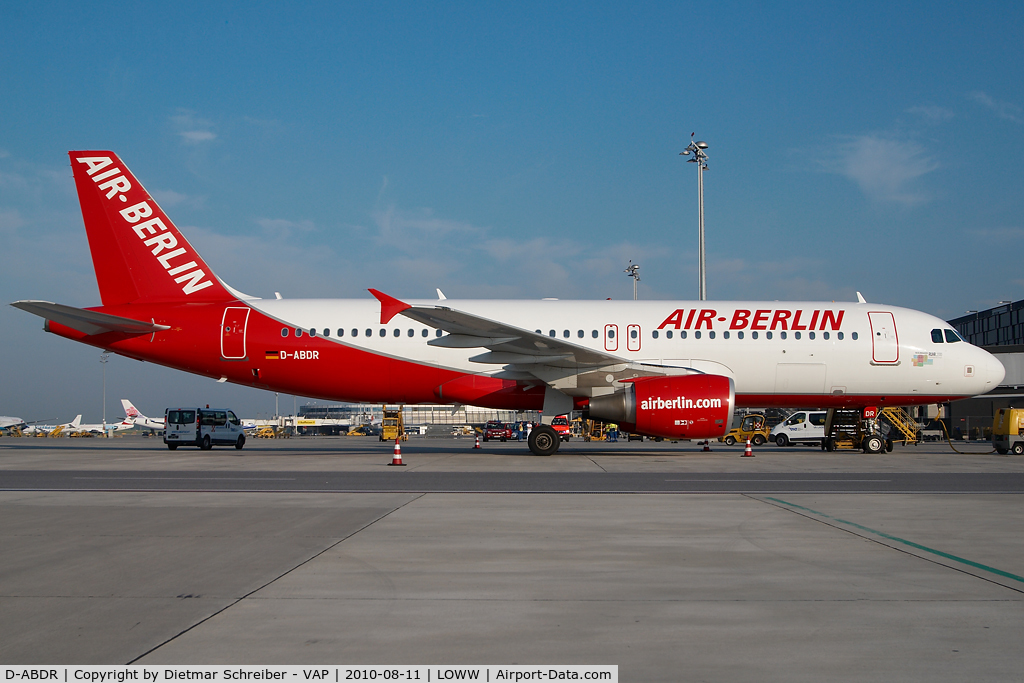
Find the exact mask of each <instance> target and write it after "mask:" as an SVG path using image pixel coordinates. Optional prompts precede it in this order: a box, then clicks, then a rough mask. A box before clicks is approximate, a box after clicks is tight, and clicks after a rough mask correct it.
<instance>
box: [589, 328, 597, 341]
mask: <svg viewBox="0 0 1024 683" xmlns="http://www.w3.org/2000/svg"><path fill="white" fill-rule="evenodd" d="M590 336H591V337H593V338H594V339H597V330H591V331H590Z"/></svg>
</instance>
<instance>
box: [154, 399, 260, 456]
mask: <svg viewBox="0 0 1024 683" xmlns="http://www.w3.org/2000/svg"><path fill="white" fill-rule="evenodd" d="M164 420H165V421H164V424H166V425H167V429H166V430H165V431H164V443H165V444H167V448H168V449H170V450H172V451H173V450H174V449H176V448H177V447H178V446H196V447H198V448H200V449H202V450H204V451H208V450H210V449H211V448H213V447H214V446H234V447H235V448H237V449H239V450H241V448H242V446H244V445H245V430H244V429H242V421H241V420H239V419H238V418H237V417H236V416H235V414H234V413H233V412H231V411H230V410H226V409H223V408H168V409H167V410H166V411H164Z"/></svg>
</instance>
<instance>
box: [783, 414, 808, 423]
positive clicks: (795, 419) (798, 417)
mask: <svg viewBox="0 0 1024 683" xmlns="http://www.w3.org/2000/svg"><path fill="white" fill-rule="evenodd" d="M803 422H804V414H803V413H797V414H796V415H794V416H793V417H791V418H789V419H788V420H786V424H788V425H798V424H803Z"/></svg>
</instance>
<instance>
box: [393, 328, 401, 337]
mask: <svg viewBox="0 0 1024 683" xmlns="http://www.w3.org/2000/svg"><path fill="white" fill-rule="evenodd" d="M394 336H396V337H401V336H402V331H401V330H400V329H398V328H397V327H396V328H395V335H394Z"/></svg>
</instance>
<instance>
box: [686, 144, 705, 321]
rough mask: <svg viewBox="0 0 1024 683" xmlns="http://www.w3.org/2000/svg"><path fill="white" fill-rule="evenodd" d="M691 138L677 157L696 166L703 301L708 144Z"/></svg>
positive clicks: (702, 292)
mask: <svg viewBox="0 0 1024 683" xmlns="http://www.w3.org/2000/svg"><path fill="white" fill-rule="evenodd" d="M693 136H694V133H690V144H689V145H688V146H687V147H686V149H684V150H683V151H682V152H680V153H679V155H680V156H684V157H685V156H688V157H690V158H689V159H687V160H686V161H687V162H688V163H695V164H697V229H698V232H699V239H698V242H699V245H698V249H699V251H700V263H699V266H698V270H699V276H700V301H705V300H706V299H707V298H708V289H707V283H706V282H705V273H704V171H706V170H707V168H708V155H707V153H706V152H705V151H704V150H706V149H707V148H708V143H706V142H704V141H697V142H694V141H693Z"/></svg>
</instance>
